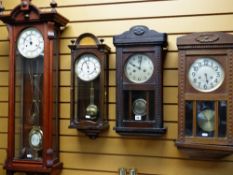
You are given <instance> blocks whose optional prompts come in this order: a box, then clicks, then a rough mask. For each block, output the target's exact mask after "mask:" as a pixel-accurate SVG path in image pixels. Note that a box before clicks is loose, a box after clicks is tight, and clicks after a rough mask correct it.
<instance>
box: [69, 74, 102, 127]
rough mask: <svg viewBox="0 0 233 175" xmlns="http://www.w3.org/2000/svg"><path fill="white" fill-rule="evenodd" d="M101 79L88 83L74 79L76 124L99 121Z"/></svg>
mask: <svg viewBox="0 0 233 175" xmlns="http://www.w3.org/2000/svg"><path fill="white" fill-rule="evenodd" d="M99 79H100V77H97V78H96V79H94V80H92V81H89V82H86V81H82V80H80V79H79V78H78V77H77V76H75V77H74V80H75V82H74V83H75V89H74V114H75V122H77V123H78V122H79V121H81V120H92V121H97V120H98V119H99V115H100V112H99V108H100V101H99V96H100V89H99V87H100V86H99V83H100V80H99Z"/></svg>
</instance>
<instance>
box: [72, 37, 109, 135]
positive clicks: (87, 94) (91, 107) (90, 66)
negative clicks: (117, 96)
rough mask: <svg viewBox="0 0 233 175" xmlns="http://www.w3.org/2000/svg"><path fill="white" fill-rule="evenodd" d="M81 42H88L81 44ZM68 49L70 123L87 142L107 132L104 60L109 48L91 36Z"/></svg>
mask: <svg viewBox="0 0 233 175" xmlns="http://www.w3.org/2000/svg"><path fill="white" fill-rule="evenodd" d="M85 40H89V41H92V43H90V44H85V42H82V41H85ZM72 42H73V44H72V45H70V46H69V48H70V49H71V57H72V61H71V62H72V66H71V82H72V84H71V121H70V128H77V129H78V130H80V131H83V132H84V133H86V134H87V135H88V136H89V137H90V138H96V137H97V135H98V134H99V133H100V132H101V131H103V130H106V129H108V128H109V124H108V74H107V71H108V59H109V53H110V48H109V47H108V46H107V45H105V44H103V40H100V41H99V40H98V38H97V37H96V36H94V35H93V34H91V33H84V34H82V35H80V36H79V37H78V38H77V40H76V41H72Z"/></svg>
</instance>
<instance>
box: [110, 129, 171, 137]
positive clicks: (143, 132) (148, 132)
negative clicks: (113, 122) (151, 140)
mask: <svg viewBox="0 0 233 175" xmlns="http://www.w3.org/2000/svg"><path fill="white" fill-rule="evenodd" d="M114 130H115V131H116V132H117V133H118V134H121V135H126V136H127V135H132V136H134V135H135V136H161V135H163V134H165V133H166V131H167V128H132V127H115V128H114Z"/></svg>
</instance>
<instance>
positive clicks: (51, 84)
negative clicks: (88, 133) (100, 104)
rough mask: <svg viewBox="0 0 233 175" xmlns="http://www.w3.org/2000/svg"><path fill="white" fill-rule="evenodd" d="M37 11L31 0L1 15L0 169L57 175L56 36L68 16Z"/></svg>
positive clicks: (57, 44) (53, 11)
mask: <svg viewBox="0 0 233 175" xmlns="http://www.w3.org/2000/svg"><path fill="white" fill-rule="evenodd" d="M51 7H52V11H51V12H41V11H40V10H39V9H38V8H36V7H35V6H34V5H32V4H31V1H30V0H22V1H21V4H19V5H18V6H17V7H15V8H14V10H13V11H12V12H11V13H10V14H7V15H3V14H2V15H1V16H0V19H1V20H2V21H3V22H4V23H5V24H7V27H8V31H9V40H10V41H9V44H10V49H9V50H10V53H9V62H10V64H9V65H10V68H9V77H10V83H9V120H8V121H9V122H8V148H7V159H6V162H5V166H4V168H5V169H6V171H7V174H8V175H11V174H14V173H15V172H25V173H27V174H29V173H33V174H34V173H36V174H37V173H40V174H52V175H56V174H58V173H59V172H60V170H61V168H62V163H61V162H60V161H59V157H58V152H59V147H58V145H59V143H58V141H59V140H58V139H59V130H58V129H59V128H58V126H59V125H58V124H59V121H58V100H59V99H58V98H59V96H58V95H59V91H58V90H59V88H58V83H59V77H58V76H59V72H58V68H59V36H60V27H63V26H65V25H66V24H67V22H68V20H67V19H66V18H64V17H63V16H61V15H60V14H58V13H57V12H56V10H55V7H56V3H55V1H53V2H52V3H51Z"/></svg>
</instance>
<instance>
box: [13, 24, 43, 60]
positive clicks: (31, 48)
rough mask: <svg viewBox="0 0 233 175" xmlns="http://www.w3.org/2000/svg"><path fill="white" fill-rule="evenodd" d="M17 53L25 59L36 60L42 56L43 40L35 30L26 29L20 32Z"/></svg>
mask: <svg viewBox="0 0 233 175" xmlns="http://www.w3.org/2000/svg"><path fill="white" fill-rule="evenodd" d="M17 48H18V51H19V53H20V54H21V55H22V56H24V57H25V58H31V59H32V58H36V57H38V56H39V55H43V52H44V39H43V36H42V34H41V33H40V32H39V31H38V30H37V29H36V28H32V27H31V28H27V29H25V30H23V31H22V32H21V34H20V35H19V38H18V42H17Z"/></svg>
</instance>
